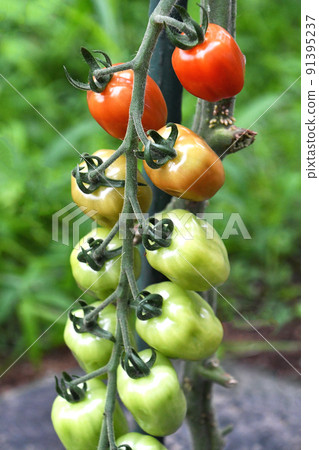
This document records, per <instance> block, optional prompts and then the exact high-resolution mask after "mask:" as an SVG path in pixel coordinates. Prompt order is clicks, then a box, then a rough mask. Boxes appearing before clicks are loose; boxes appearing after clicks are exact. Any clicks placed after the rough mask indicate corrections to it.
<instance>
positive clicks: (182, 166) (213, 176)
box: [143, 124, 225, 202]
mask: <svg viewBox="0 0 319 450" xmlns="http://www.w3.org/2000/svg"><path fill="white" fill-rule="evenodd" d="M176 126H177V129H178V136H177V139H176V142H175V144H174V149H175V150H176V153H177V155H176V157H175V158H173V159H171V160H170V161H168V162H167V163H166V164H164V165H163V166H162V167H160V168H159V169H152V168H151V167H149V166H148V165H147V163H146V161H143V164H144V169H145V172H146V173H147V175H148V176H149V178H150V179H151V181H152V183H153V184H154V185H155V186H157V187H158V188H159V189H161V190H162V191H164V192H166V193H167V194H169V195H172V196H175V197H181V198H185V199H187V200H192V201H197V202H200V201H203V200H208V199H209V198H211V197H213V195H215V194H216V192H217V191H218V190H219V189H220V188H221V187H222V186H223V184H224V181H225V171H224V167H223V164H222V162H221V160H220V158H219V157H218V155H217V154H216V153H215V152H214V151H213V150H212V149H211V148H210V147H209V145H208V144H207V143H206V142H205V141H204V139H203V138H201V137H200V136H198V135H197V134H196V133H194V132H193V131H191V130H190V129H188V128H186V127H184V126H183V125H179V124H176ZM157 132H158V133H159V134H160V135H161V136H163V137H164V138H167V137H168V136H169V134H170V132H171V128H170V127H163V128H161V129H160V130H158V131H157Z"/></svg>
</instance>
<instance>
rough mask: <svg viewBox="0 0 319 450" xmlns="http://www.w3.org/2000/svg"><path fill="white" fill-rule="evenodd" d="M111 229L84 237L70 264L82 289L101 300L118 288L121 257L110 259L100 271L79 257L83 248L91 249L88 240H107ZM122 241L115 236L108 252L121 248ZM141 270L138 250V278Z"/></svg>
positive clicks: (98, 230) (136, 254) (135, 250)
mask: <svg viewBox="0 0 319 450" xmlns="http://www.w3.org/2000/svg"><path fill="white" fill-rule="evenodd" d="M110 231H111V229H110V228H107V227H104V228H96V229H95V230H93V231H91V232H90V233H88V234H87V235H86V236H84V237H83V238H82V239H81V240H80V241H79V243H78V244H77V245H76V246H75V248H74V249H73V251H72V253H71V256H70V264H71V269H72V274H73V277H74V279H75V281H76V282H77V284H78V286H79V288H80V289H82V290H83V291H85V292H87V293H88V294H91V295H93V296H94V297H97V298H99V299H101V300H103V299H105V298H106V297H107V296H108V295H109V294H111V293H112V292H113V291H114V290H115V289H116V287H117V285H118V282H119V278H120V272H121V257H120V256H115V257H113V258H110V259H108V260H107V261H106V262H105V263H104V264H103V266H102V268H101V269H100V270H94V269H92V267H90V265H89V264H88V263H87V262H82V261H79V259H78V256H79V253H80V252H81V248H82V249H84V250H87V249H88V248H89V244H88V240H89V239H90V238H92V237H93V238H97V239H105V238H106V237H107V236H108V234H109V233H110ZM121 245H122V241H121V239H120V238H119V237H118V236H115V237H114V238H113V239H112V241H111V242H110V243H109V244H108V246H107V250H108V251H110V252H111V251H113V250H116V249H118V248H120V247H121ZM140 270H141V257H140V255H139V252H138V249H137V248H136V249H134V271H135V276H136V277H138V276H139V274H140Z"/></svg>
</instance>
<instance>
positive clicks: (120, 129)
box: [87, 70, 167, 139]
mask: <svg viewBox="0 0 319 450" xmlns="http://www.w3.org/2000/svg"><path fill="white" fill-rule="evenodd" d="M133 81H134V72H133V70H123V71H122V72H116V73H114V74H113V76H112V78H111V81H110V82H109V83H108V85H107V86H106V88H105V89H104V91H103V92H101V93H98V92H93V91H88V92H87V102H88V106H89V110H90V113H91V115H92V117H93V118H94V119H95V120H96V121H97V123H98V124H99V125H101V127H102V128H104V130H105V131H106V132H107V133H109V134H110V135H111V136H113V137H115V138H118V139H124V136H125V133H126V128H127V123H128V119H129V108H130V104H131V98H132V92H133ZM166 119H167V107H166V102H165V100H164V97H163V94H162V92H161V90H160V88H159V87H158V86H157V84H156V83H155V81H154V80H153V79H152V78H151V77H150V76H147V81H146V88H145V105H144V113H143V116H142V125H143V127H144V130H145V131H147V130H150V129H155V130H157V129H158V128H161V127H162V126H164V125H165V123H166Z"/></svg>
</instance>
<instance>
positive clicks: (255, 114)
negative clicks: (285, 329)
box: [0, 0, 300, 365]
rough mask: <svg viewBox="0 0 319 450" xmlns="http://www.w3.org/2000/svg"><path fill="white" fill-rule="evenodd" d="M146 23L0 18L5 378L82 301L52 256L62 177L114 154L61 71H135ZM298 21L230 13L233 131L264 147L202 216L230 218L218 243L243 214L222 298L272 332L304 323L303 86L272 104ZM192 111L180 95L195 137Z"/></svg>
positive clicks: (62, 16)
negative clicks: (237, 87) (101, 57)
mask: <svg viewBox="0 0 319 450" xmlns="http://www.w3.org/2000/svg"><path fill="white" fill-rule="evenodd" d="M195 3H196V2H195V1H189V4H190V12H191V13H192V15H193V16H194V17H197V18H198V15H199V13H198V8H197V7H196V5H195ZM147 16H148V1H147V0H134V1H132V0H121V1H118V0H92V1H85V0H67V1H64V2H61V1H58V0H51V1H50V2H48V1H44V0H32V1H28V2H21V1H20V0H11V1H10V2H1V4H0V23H1V25H0V27H1V41H0V52H1V74H2V75H1V77H0V95H1V105H2V107H1V109H0V116H1V121H0V155H1V160H2V161H3V163H4V164H3V166H2V171H1V172H2V173H1V177H0V184H1V194H2V195H1V197H0V202H1V224H0V233H1V241H0V252H1V253H0V255H1V256H0V258H1V261H0V267H1V278H0V291H1V293H0V326H1V333H0V357H1V360H2V362H3V364H4V365H7V364H8V362H10V360H13V359H15V358H16V357H17V356H18V355H19V354H20V353H21V352H22V351H24V350H25V349H26V348H27V347H28V346H30V345H31V344H32V343H33V342H34V340H36V339H37V338H38V337H39V336H40V335H41V334H42V333H43V332H44V331H45V330H46V329H47V328H48V327H50V329H49V330H48V331H47V332H46V333H45V334H44V335H43V336H42V337H41V339H39V341H38V342H37V343H36V345H34V346H32V347H31V348H30V350H29V351H28V353H27V355H28V357H29V358H31V359H32V360H33V361H35V362H36V361H39V360H40V358H41V355H42V354H43V352H44V351H47V350H48V349H50V348H52V347H54V346H57V345H59V344H60V343H61V342H62V330H63V326H64V322H65V314H63V312H64V311H65V310H66V308H68V307H69V306H70V305H71V303H73V302H74V300H75V299H76V298H77V297H78V296H79V294H80V290H79V289H78V288H77V287H76V285H75V283H74V281H73V279H72V277H71V271H70V267H69V254H70V252H71V244H70V245H69V246H68V245H64V244H63V243H62V242H61V235H60V238H59V242H55V241H53V240H52V215H53V214H54V213H55V212H57V211H59V210H60V209H62V208H64V207H65V206H66V205H68V204H69V203H70V202H71V201H72V199H71V195H70V188H69V185H70V171H71V169H72V168H73V167H74V166H75V165H76V163H77V162H78V153H77V152H79V153H83V152H90V153H92V152H94V151H95V150H97V149H99V148H116V147H117V146H118V143H119V142H118V141H116V140H115V139H113V138H111V137H109V136H108V135H107V134H106V133H105V132H104V131H103V130H102V129H101V128H100V127H99V125H97V124H96V123H95V122H94V120H93V119H92V118H91V116H90V114H89V112H88V109H87V105H86V95H85V93H83V92H80V91H76V90H75V89H73V88H72V87H71V86H70V85H69V84H68V82H67V81H66V79H65V76H64V72H63V69H62V66H63V65H64V64H65V65H66V66H67V67H68V69H69V71H70V73H71V74H72V75H73V76H74V77H75V78H78V79H80V80H83V81H85V80H86V77H87V69H86V65H85V64H84V62H83V60H82V58H81V56H80V51H79V50H80V47H81V46H86V47H88V48H89V49H103V50H105V51H107V52H108V53H109V55H110V56H111V58H112V61H113V62H114V63H115V62H122V61H125V60H128V59H130V58H132V56H133V55H134V53H135V52H136V50H137V48H138V46H139V44H140V42H141V39H142V36H143V32H144V30H145V26H146V24H147ZM299 18H300V5H299V2H298V1H297V0H289V1H286V2H280V3H278V2H276V1H275V0H269V1H268V2H264V1H263V0H239V2H238V19H237V41H238V43H239V45H240V47H241V48H242V50H243V52H244V53H245V55H246V58H247V66H246V83H245V88H244V90H243V92H242V93H240V94H239V95H238V100H237V103H236V114H235V115H236V118H237V122H236V123H237V125H238V126H241V127H245V128H252V129H253V130H255V131H257V132H258V137H257V140H256V143H255V144H254V145H253V147H249V148H248V149H246V150H244V151H242V152H240V153H237V154H235V155H231V156H229V157H227V158H226V160H225V170H226V177H227V181H226V183H225V186H224V187H223V189H222V190H221V191H220V193H219V194H218V195H217V196H216V198H214V199H213V200H212V201H211V203H210V206H209V211H212V212H222V213H224V220H220V221H215V223H214V225H215V226H216V228H217V230H218V231H219V232H220V233H222V232H223V230H224V229H225V226H226V224H227V221H228V218H229V216H230V214H231V213H232V212H237V213H239V214H240V216H241V218H242V219H243V221H244V223H245V225H246V227H247V229H248V231H249V233H250V234H251V237H252V239H251V240H244V239H242V237H241V236H240V234H239V235H237V236H236V235H232V236H230V238H229V239H228V240H227V241H226V242H225V243H226V246H227V248H228V251H229V255H230V260H231V267H232V272H231V277H230V279H229V281H228V282H227V283H226V284H225V286H223V287H222V288H221V291H222V293H223V295H225V297H226V298H227V299H228V300H229V301H231V302H232V304H233V305H234V306H235V307H236V308H238V309H239V310H240V311H241V312H242V313H244V314H245V315H246V316H247V317H248V318H249V319H250V320H252V321H254V322H260V321H264V322H265V323H269V324H272V325H275V326H278V327H280V326H282V325H284V324H286V323H288V322H290V321H292V320H293V319H294V318H296V317H298V316H299V301H298V298H299V281H300V280H299V278H300V277H299V270H300V268H299V264H300V176H299V171H300V167H299V164H300V163H299V142H300V136H299V114H300V99H299V91H300V84H299V81H297V82H296V83H295V84H294V85H293V86H292V87H291V88H290V89H289V90H288V91H287V92H286V93H285V94H284V95H283V96H282V97H280V95H281V94H282V93H283V92H284V91H285V90H286V89H287V88H289V86H291V84H292V83H293V82H294V81H295V80H296V79H297V78H298V76H299V74H300V66H299V52H300V48H299V46H300V43H299V38H296V36H299V34H300V33H299V29H300V24H299ZM278 97H280V98H278ZM276 100H277V101H276ZM274 102H275V103H274ZM195 104H196V99H195V98H194V97H192V96H191V95H189V94H187V93H185V94H184V103H183V124H185V125H186V126H190V125H191V123H192V116H193V113H194V109H195ZM271 105H272V106H271ZM270 106H271V107H270ZM269 107H270V108H269ZM268 108H269V110H268ZM77 218H79V216H77ZM74 220H75V219H74ZM89 228H90V223H89V221H86V222H84V223H83V224H82V225H81V235H83V234H85V233H86V232H88V230H89ZM70 232H72V226H71V230H70ZM71 243H72V240H71ZM219 313H220V315H221V316H222V318H223V319H224V320H232V319H236V317H235V316H234V315H233V312H232V309H231V308H230V307H229V306H227V304H225V303H224V302H223V301H221V302H220V307H219Z"/></svg>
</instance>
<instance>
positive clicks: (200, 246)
mask: <svg viewBox="0 0 319 450" xmlns="http://www.w3.org/2000/svg"><path fill="white" fill-rule="evenodd" d="M154 217H155V218H156V219H158V220H162V219H170V220H172V222H173V224H174V230H173V233H172V235H171V243H170V245H169V246H168V247H160V248H158V249H157V250H152V251H151V250H146V259H147V261H148V262H149V264H150V265H151V266H152V267H153V269H155V270H157V271H158V272H161V273H162V274H163V275H165V276H166V277H167V278H168V279H169V280H170V281H172V282H173V283H176V284H178V285H179V286H181V287H182V288H184V289H186V290H190V291H206V290H207V289H211V287H212V286H219V285H221V284H223V283H224V282H225V281H226V280H227V278H228V276H229V273H230V265H229V260H228V254H227V250H226V247H225V245H224V243H223V241H222V240H221V238H220V236H219V235H218V233H217V231H216V230H215V229H214V228H213V227H212V226H211V225H210V224H209V223H208V222H207V221H205V220H203V219H199V218H198V217H196V216H195V215H194V214H192V213H191V212H189V211H187V210H183V209H174V210H170V211H168V212H162V213H157V214H155V216H154Z"/></svg>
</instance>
